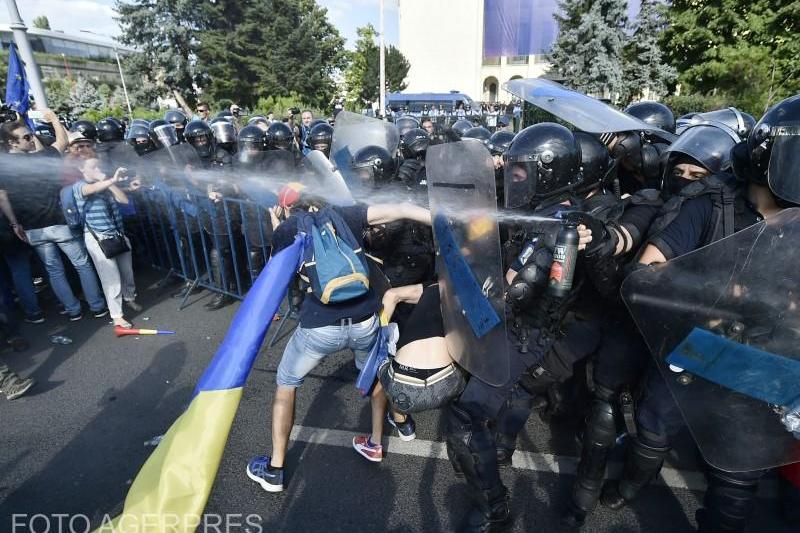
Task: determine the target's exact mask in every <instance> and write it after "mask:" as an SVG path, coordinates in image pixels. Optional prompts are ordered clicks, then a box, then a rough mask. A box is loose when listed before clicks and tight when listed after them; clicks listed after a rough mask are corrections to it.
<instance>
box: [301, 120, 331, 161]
mask: <svg viewBox="0 0 800 533" xmlns="http://www.w3.org/2000/svg"><path fill="white" fill-rule="evenodd" d="M331 143H333V127H332V126H331V125H330V124H328V123H327V122H324V121H323V122H320V123H318V124H316V125H315V126H313V127H312V128H311V131H309V132H308V137H307V138H306V144H308V146H309V148H311V149H312V150H319V148H317V147H318V146H324V147H325V148H323V149H322V150H320V151H321V152H322V153H324V154H325V157H328V156H329V155H330V152H331Z"/></svg>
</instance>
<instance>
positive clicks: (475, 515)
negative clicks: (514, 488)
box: [461, 485, 512, 533]
mask: <svg viewBox="0 0 800 533" xmlns="http://www.w3.org/2000/svg"><path fill="white" fill-rule="evenodd" d="M511 526H512V520H511V511H510V510H509V507H508V490H507V489H506V488H505V487H504V486H503V485H498V486H496V487H493V488H492V489H490V490H481V491H474V492H473V507H472V508H471V509H470V511H469V513H468V514H467V519H466V522H465V524H464V527H463V528H462V529H461V531H462V532H463V533H500V532H503V531H508V530H509V529H510V528H511Z"/></svg>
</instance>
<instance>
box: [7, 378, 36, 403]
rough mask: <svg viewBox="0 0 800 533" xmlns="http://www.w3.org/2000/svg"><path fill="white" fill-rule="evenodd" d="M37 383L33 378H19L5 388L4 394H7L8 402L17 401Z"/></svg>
mask: <svg viewBox="0 0 800 533" xmlns="http://www.w3.org/2000/svg"><path fill="white" fill-rule="evenodd" d="M35 383H36V382H35V381H34V380H33V378H21V377H19V376H17V379H16V380H14V381H12V382H11V383H9V384H7V385H4V386H3V392H4V393H5V394H6V400H16V399H17V398H19V397H20V396H22V395H23V394H25V393H26V392H28V389H30V388H31V387H33V385H34V384H35Z"/></svg>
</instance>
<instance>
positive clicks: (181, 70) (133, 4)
mask: <svg viewBox="0 0 800 533" xmlns="http://www.w3.org/2000/svg"><path fill="white" fill-rule="evenodd" d="M204 4H205V2H204V3H203V4H200V5H204ZM116 10H117V12H118V13H119V18H118V19H117V20H118V22H119V25H120V29H121V30H122V32H121V36H120V41H121V42H122V43H123V44H127V45H130V46H135V47H136V48H137V49H138V50H139V52H140V53H138V54H130V55H129V56H126V58H125V66H126V70H128V71H129V72H131V73H132V74H135V75H138V76H139V77H141V78H142V79H143V80H144V83H145V84H146V83H151V84H155V85H156V86H157V87H160V88H162V89H163V88H168V89H172V90H175V89H177V90H179V91H181V93H182V94H183V95H184V97H187V98H189V99H190V100H191V99H192V97H193V87H194V81H195V69H194V65H193V59H194V56H195V54H196V48H197V38H198V31H199V25H198V13H199V12H200V9H199V5H198V3H197V2H195V1H193V0H117V3H116Z"/></svg>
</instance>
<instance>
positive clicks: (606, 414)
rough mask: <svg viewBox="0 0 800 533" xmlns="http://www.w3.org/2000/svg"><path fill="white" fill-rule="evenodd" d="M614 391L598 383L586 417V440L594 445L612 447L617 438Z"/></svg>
mask: <svg viewBox="0 0 800 533" xmlns="http://www.w3.org/2000/svg"><path fill="white" fill-rule="evenodd" d="M613 396H614V392H613V391H612V390H611V389H607V388H605V387H603V386H602V385H598V386H597V388H596V390H595V395H594V399H593V400H592V407H591V411H590V412H589V417H588V418H587V419H586V438H585V439H584V440H586V441H587V442H589V443H591V444H592V445H593V446H599V447H605V448H610V447H611V446H613V445H614V442H615V441H616V439H617V423H616V416H615V414H616V409H615V408H614V404H613V400H612V398H613Z"/></svg>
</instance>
